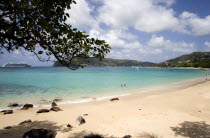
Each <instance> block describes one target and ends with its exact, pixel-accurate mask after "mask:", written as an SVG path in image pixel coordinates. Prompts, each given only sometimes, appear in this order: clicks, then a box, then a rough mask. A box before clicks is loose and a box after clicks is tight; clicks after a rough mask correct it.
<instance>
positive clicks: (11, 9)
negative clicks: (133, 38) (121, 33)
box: [0, 0, 110, 69]
mask: <svg viewBox="0 0 210 138" xmlns="http://www.w3.org/2000/svg"><path fill="white" fill-rule="evenodd" d="M72 4H76V2H75V0H65V1H63V0H2V1H1V2H0V9H1V10H0V26H1V28H0V53H1V54H3V53H4V52H5V51H8V52H12V51H15V50H26V51H29V52H32V53H34V55H36V56H37V58H38V59H39V60H40V61H52V60H51V59H52V56H54V57H55V58H56V59H57V60H58V61H59V62H60V63H61V64H62V65H64V66H66V67H68V68H70V69H76V68H78V67H79V65H77V66H73V67H72V66H71V65H72V64H71V62H72V60H73V59H74V58H78V57H80V58H87V57H97V58H99V59H100V60H102V59H103V58H104V56H105V55H106V54H107V53H108V52H109V51H110V47H109V45H108V44H106V42H105V41H104V40H96V39H94V38H89V36H88V35H85V34H84V32H80V31H78V30H77V29H76V28H72V26H71V25H69V24H66V23H65V21H66V20H67V18H69V17H70V16H69V14H68V13H65V10H66V9H70V8H71V5H72Z"/></svg>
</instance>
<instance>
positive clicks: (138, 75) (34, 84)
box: [0, 67, 210, 109]
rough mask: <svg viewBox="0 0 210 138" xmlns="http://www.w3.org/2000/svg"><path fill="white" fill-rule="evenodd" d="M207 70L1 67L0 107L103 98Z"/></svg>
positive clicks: (185, 78)
mask: <svg viewBox="0 0 210 138" xmlns="http://www.w3.org/2000/svg"><path fill="white" fill-rule="evenodd" d="M208 74H210V71H208V70H198V69H175V68H155V67H141V68H138V69H137V68H133V67H85V68H80V69H77V70H70V69H68V68H65V67H31V68H0V109H6V108H7V107H8V105H9V104H10V103H15V102H17V103H19V104H25V103H32V104H34V105H35V106H49V105H50V103H51V102H52V101H53V99H55V98H59V99H62V101H60V104H65V103H81V102H88V101H91V100H102V99H105V98H110V97H114V96H125V95H129V94H132V91H133V90H139V92H146V90H148V88H151V87H153V88H154V87H159V86H164V85H170V84H174V83H177V82H182V81H187V80H190V79H195V78H202V77H206V75H208ZM148 92H149V91H148Z"/></svg>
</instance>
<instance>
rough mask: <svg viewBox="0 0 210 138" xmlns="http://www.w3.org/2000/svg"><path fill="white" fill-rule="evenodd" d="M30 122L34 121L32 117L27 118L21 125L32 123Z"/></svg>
mask: <svg viewBox="0 0 210 138" xmlns="http://www.w3.org/2000/svg"><path fill="white" fill-rule="evenodd" d="M30 122H32V121H31V120H30V119H29V120H25V121H23V122H21V123H20V124H19V125H23V124H27V123H30Z"/></svg>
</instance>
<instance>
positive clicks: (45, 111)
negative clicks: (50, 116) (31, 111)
mask: <svg viewBox="0 0 210 138" xmlns="http://www.w3.org/2000/svg"><path fill="white" fill-rule="evenodd" d="M47 112H50V110H48V109H40V110H39V111H37V112H36V113H47Z"/></svg>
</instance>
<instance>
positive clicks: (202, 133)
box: [171, 121, 210, 138]
mask: <svg viewBox="0 0 210 138" xmlns="http://www.w3.org/2000/svg"><path fill="white" fill-rule="evenodd" d="M171 129H172V130H173V131H174V132H175V135H181V136H184V137H190V138H210V125H208V124H206V123H205V122H204V121H201V122H188V121H185V122H183V123H180V124H179V126H177V127H171Z"/></svg>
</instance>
